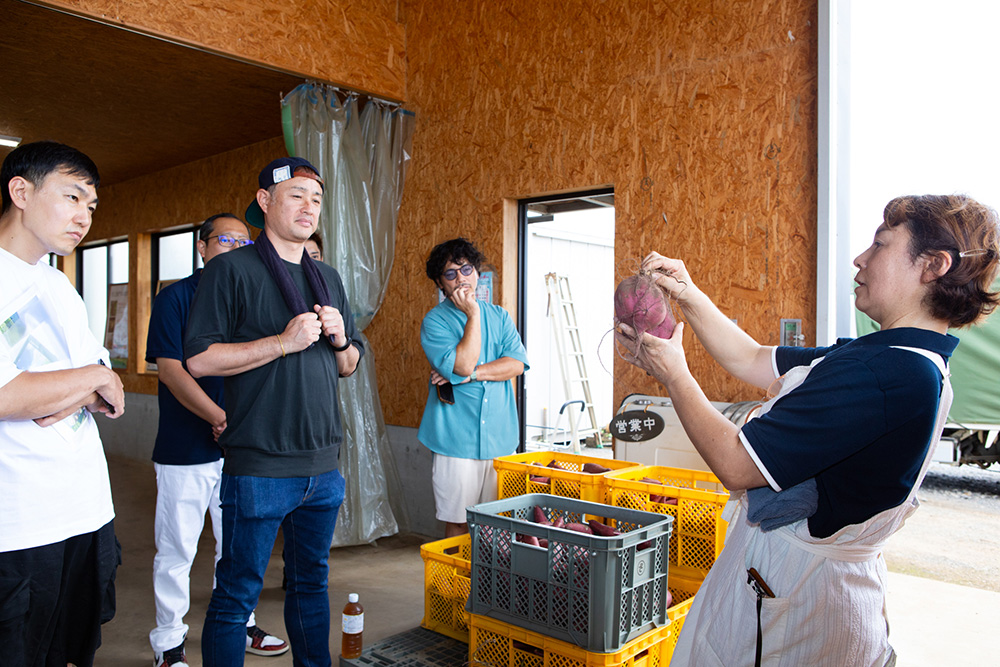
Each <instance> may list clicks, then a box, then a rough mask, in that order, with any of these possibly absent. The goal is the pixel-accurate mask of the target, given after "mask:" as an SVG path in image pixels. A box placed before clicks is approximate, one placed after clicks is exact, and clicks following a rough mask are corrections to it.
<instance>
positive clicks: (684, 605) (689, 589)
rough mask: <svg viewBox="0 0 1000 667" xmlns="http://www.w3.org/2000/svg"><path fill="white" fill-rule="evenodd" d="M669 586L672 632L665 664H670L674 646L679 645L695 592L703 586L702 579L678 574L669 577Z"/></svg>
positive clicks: (669, 610)
mask: <svg viewBox="0 0 1000 667" xmlns="http://www.w3.org/2000/svg"><path fill="white" fill-rule="evenodd" d="M667 582H668V584H667V586H668V588H670V594H671V595H673V598H674V599H673V602H672V603H671V606H670V608H669V609H667V618H668V619H669V620H670V625H669V626H668V627H670V629H671V630H672V632H671V633H670V636H669V637H667V640H666V644H667V646H666V651H665V653H666V657H667V661H666V663H664V664H665V665H669V664H670V658H671V657H672V656H673V654H674V647H675V646H677V638H678V637H680V634H681V628H683V627H684V617H685V616H687V613H688V612H689V611H690V610H691V604H692V603H693V602H694V594H695V593H697V592H698V588H699V587H700V586H701V582H702V580H701V579H700V578H698V579H689V578H687V577H680V576H677V575H672V576H670V577H668V578H667Z"/></svg>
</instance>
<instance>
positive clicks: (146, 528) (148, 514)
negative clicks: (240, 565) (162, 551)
mask: <svg viewBox="0 0 1000 667" xmlns="http://www.w3.org/2000/svg"><path fill="white" fill-rule="evenodd" d="M108 467H109V469H110V472H111V488H112V493H113V494H114V502H115V512H116V515H117V516H116V518H115V529H116V532H117V534H118V539H119V540H120V541H121V543H122V561H123V562H122V565H121V567H120V568H119V569H118V581H117V596H118V611H117V614H116V616H115V618H114V620H112V621H111V622H110V623H108V624H106V625H105V626H104V628H103V644H102V646H101V648H100V650H99V651H98V652H97V659H96V664H97V665H101V666H103V665H109V666H112V667H119V666H121V667H138V666H142V667H148V666H149V665H150V664H152V659H153V652H152V649H151V648H150V646H149V631H150V630H151V629H152V628H153V625H154V609H153V582H152V572H153V555H154V554H155V549H154V547H153V510H154V507H155V504H156V477H155V474H154V473H153V465H152V463H148V462H143V461H136V460H133V459H127V458H122V457H109V459H108ZM429 539H431V538H426V537H421V536H416V535H405V536H393V537H389V538H384V539H381V540H378V542H377V544H376V545H364V546H358V547H342V548H338V549H334V550H333V551H332V553H331V555H330V600H331V602H330V606H331V620H332V621H333V626H334V627H333V628H332V629H331V632H330V650H331V653H332V654H333V660H334V664H337V658H338V656H339V655H340V610H341V609H342V608H343V605H344V604H346V603H347V594H348V593H358V594H359V595H360V597H361V604H362V605H364V608H365V635H364V636H365V643H366V645H369V644H370V643H373V642H377V641H379V640H381V639H385V638H386V637H390V636H392V635H395V634H398V633H400V632H405V631H407V630H411V629H413V628H415V627H417V626H419V625H420V620H421V619H422V618H423V611H424V583H423V577H424V565H423V561H422V560H421V558H420V545H421V544H422V543H424V542H426V541H428V540H429ZM213 553H214V540H213V538H212V533H211V529H207V530H206V531H205V532H204V533H203V534H202V537H201V543H200V544H199V547H198V556H197V557H196V558H195V563H194V567H193V569H192V572H191V611H190V612H189V613H188V615H187V617H186V618H185V622H186V623H187V624H188V625H189V626H190V627H191V630H190V631H189V633H188V638H187V642H186V648H187V655H188V662H189V663H190V664H192V665H201V627H202V624H203V623H204V620H205V610H206V608H207V607H208V601H209V598H210V597H211V592H212V590H211V589H212V569H213V564H212V555H213ZM281 568H282V562H281V542H280V540H279V542H278V543H277V544H276V545H275V548H274V550H273V551H272V553H271V563H270V565H269V566H268V569H267V574H266V576H265V581H264V591H263V593H262V595H261V599H260V602H259V604H258V605H257V623H258V625H260V626H261V627H263V628H264V629H265V630H267V631H268V632H271V633H272V634H275V635H279V636H281V637H282V638H283V639H287V636H286V635H285V633H284V622H283V620H282V606H283V604H284V591H282V590H281ZM0 662H2V661H0ZM246 664H247V665H258V666H260V667H264V666H267V667H282V666H289V665H291V664H292V654H291V652H288V653H285V654H284V655H281V656H274V657H261V656H255V655H247V656H246Z"/></svg>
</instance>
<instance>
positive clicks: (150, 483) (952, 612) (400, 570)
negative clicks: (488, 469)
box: [96, 457, 1000, 667]
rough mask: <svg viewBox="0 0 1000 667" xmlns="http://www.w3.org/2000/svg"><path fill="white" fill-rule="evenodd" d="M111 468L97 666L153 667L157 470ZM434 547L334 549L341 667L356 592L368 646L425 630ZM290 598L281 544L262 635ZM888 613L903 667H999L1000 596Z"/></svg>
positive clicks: (970, 595)
mask: <svg viewBox="0 0 1000 667" xmlns="http://www.w3.org/2000/svg"><path fill="white" fill-rule="evenodd" d="M109 467H110V471H111V485H112V491H113V493H114V499H115V509H116V512H117V518H116V520H115V521H116V528H117V533H118V539H119V540H120V541H121V543H122V547H123V561H124V562H123V563H122V566H121V568H119V570H118V588H117V592H118V613H117V616H116V617H115V619H114V620H113V621H111V622H110V623H108V624H107V625H105V626H104V643H103V646H102V647H101V649H100V651H98V654H97V660H96V664H97V665H102V666H103V665H111V666H115V667H117V666H128V667H138V666H140V665H145V666H148V665H149V664H150V661H151V659H152V650H151V649H150V647H149V641H148V634H149V631H150V629H151V628H152V626H153V591H152V563H153V554H154V549H153V525H152V524H153V519H152V518H153V508H154V504H155V500H156V482H155V476H154V474H153V467H152V464H151V463H147V462H142V461H136V460H133V459H127V458H121V457H110V458H109ZM430 539H436V538H427V537H421V536H416V535H404V536H393V537H390V538H385V539H381V540H379V541H378V543H377V545H365V546H359V547H344V548H338V549H334V550H333V552H332V553H331V556H330V566H331V574H330V599H331V607H332V610H331V612H332V619H333V625H334V627H333V629H332V630H331V633H330V642H331V644H330V646H331V653H332V654H333V656H334V664H335V665H336V664H337V656H339V654H340V630H339V612H340V609H341V608H342V607H343V604H344V603H346V600H347V594H348V593H358V594H359V595H360V596H361V602H362V604H363V605H364V607H365V643H366V646H370V645H371V644H372V643H374V642H377V641H379V640H382V639H385V638H387V637H391V636H393V635H396V634H398V633H401V632H405V631H407V630H411V629H413V628H415V627H417V626H419V625H420V620H421V618H422V617H423V605H424V602H423V600H424V585H423V572H424V566H423V561H422V560H421V558H420V544H422V543H423V542H425V541H428V540H430ZM212 553H213V541H212V536H211V531H206V532H205V533H203V534H202V541H201V544H200V546H199V552H198V557H197V558H196V560H195V564H194V568H193V571H192V575H191V588H192V601H191V611H190V612H189V614H188V616H187V618H186V621H187V623H188V624H189V625H190V626H191V631H190V634H189V636H188V640H187V651H188V659H189V662H190V664H192V665H200V664H201V626H202V623H203V621H204V618H205V609H206V607H207V606H208V600H209V598H210V596H211V586H212ZM283 599H284V597H283V591H282V590H281V543H280V542H279V543H278V544H276V545H275V548H274V551H273V552H272V556H271V563H270V566H269V567H268V570H267V575H266V577H265V586H264V592H263V594H262V596H261V600H260V603H259V604H258V606H257V619H258V623H259V624H260V625H261V627H263V628H265V629H267V630H268V631H270V632H272V633H274V634H278V635H280V636H282V637H283V638H284V637H285V635H284V624H283V621H282V604H283ZM887 605H888V610H889V619H890V625H891V640H892V644H893V646H894V647H895V649H896V651H897V653H898V654H899V662H898V663H897V664H898V665H899V667H925V666H926V667H931V666H938V665H987V664H998V663H997V660H996V653H995V650H994V649H993V647H992V638H991V635H990V634H989V632H988V631H984V628H988V627H992V626H993V625H994V624H995V622H996V613H997V610H1000V593H994V592H990V591H982V590H978V589H974V588H968V587H965V586H957V585H954V584H948V583H944V582H940V581H934V580H932V579H924V578H919V577H912V576H908V575H904V574H897V573H890V575H889V590H888V602H887ZM246 664H247V665H258V666H260V667H263V666H265V665H267V666H268V667H280V666H287V665H291V664H292V657H291V653H290V652H289V653H286V654H285V655H282V656H276V657H270V658H266V657H260V656H253V655H248V656H247V657H246Z"/></svg>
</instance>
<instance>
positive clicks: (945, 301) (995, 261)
mask: <svg viewBox="0 0 1000 667" xmlns="http://www.w3.org/2000/svg"><path fill="white" fill-rule="evenodd" d="M882 218H883V220H884V221H885V225H886V226H887V227H895V226H896V225H900V224H901V225H904V226H905V227H906V229H907V230H908V231H909V232H910V237H911V239H910V256H911V257H912V258H913V259H914V260H916V259H917V258H918V257H921V256H926V255H930V254H933V253H938V252H941V251H945V252H947V253H948V254H950V255H951V268H950V269H949V270H948V272H947V273H945V274H944V275H943V276H941V277H940V278H938V279H937V280H936V281H935V282H934V285H933V287H932V289H931V290H930V291H929V292H928V294H927V297H926V300H925V303H926V305H927V306H928V309H929V310H930V313H931V315H932V316H934V317H936V318H938V319H942V320H946V321H947V322H948V323H949V325H950V326H952V327H963V326H967V325H969V324H973V323H975V322H976V321H978V320H979V319H981V318H983V317H985V316H986V315H989V314H990V313H992V312H993V310H994V309H995V308H996V306H997V303H998V302H1000V292H998V291H991V289H993V288H994V282H995V281H996V278H997V272H998V269H1000V218H998V217H997V212H996V211H994V210H993V209H992V208H990V207H989V206H985V205H983V204H980V203H979V202H977V201H976V200H975V199H972V198H971V197H968V196H966V195H921V196H916V195H908V196H905V197H897V198H896V199H893V200H892V201H890V202H889V203H888V204H887V205H886V207H885V211H884V212H883V215H882Z"/></svg>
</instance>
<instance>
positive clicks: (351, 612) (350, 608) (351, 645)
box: [340, 593, 365, 660]
mask: <svg viewBox="0 0 1000 667" xmlns="http://www.w3.org/2000/svg"><path fill="white" fill-rule="evenodd" d="M342 619H343V620H342V622H341V631H342V632H343V638H342V639H341V642H340V656H341V657H342V658H346V659H347V660H353V659H355V658H360V657H361V649H362V646H363V644H364V642H363V641H362V635H363V633H364V630H365V608H364V607H362V606H361V604H360V603H359V602H358V594H357V593H351V594H350V595H348V596H347V605H346V606H345V607H344V615H343V617H342Z"/></svg>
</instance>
